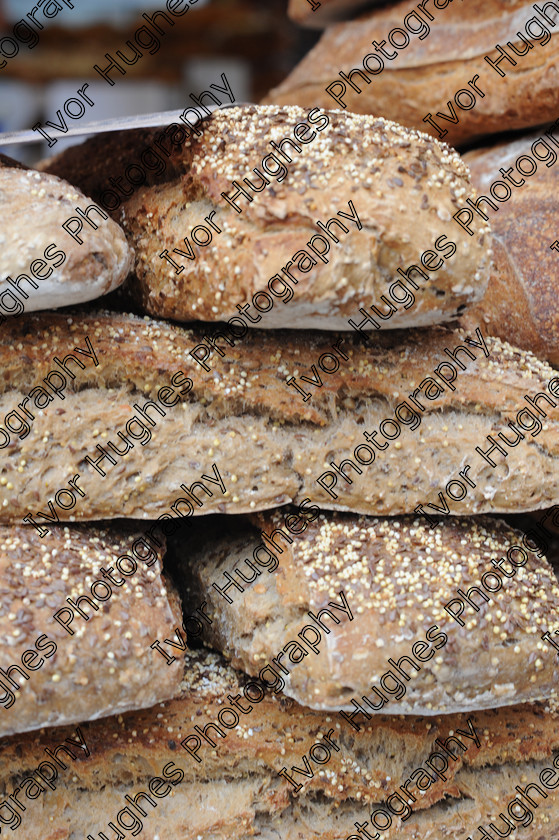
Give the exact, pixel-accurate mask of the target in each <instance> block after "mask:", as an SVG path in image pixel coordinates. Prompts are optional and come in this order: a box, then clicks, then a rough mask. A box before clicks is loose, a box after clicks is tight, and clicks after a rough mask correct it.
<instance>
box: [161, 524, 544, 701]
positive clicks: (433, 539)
mask: <svg viewBox="0 0 559 840" xmlns="http://www.w3.org/2000/svg"><path fill="white" fill-rule="evenodd" d="M254 519H255V525H257V526H258V527H257V529H256V528H251V527H249V526H248V525H245V527H244V528H238V529H237V530H236V531H235V532H234V533H232V532H231V529H230V528H229V526H227V525H226V524H225V523H224V522H218V523H217V524H212V526H211V528H210V530H211V533H212V535H213V537H212V538H208V537H207V536H206V538H205V539H204V540H203V543H202V545H201V547H200V548H196V547H193V546H192V542H191V539H190V537H189V538H188V541H186V542H185V543H184V544H183V545H182V546H178V547H177V549H176V551H177V554H178V558H179V564H178V567H177V568H178V573H177V580H179V581H180V586H181V587H182V588H183V589H184V590H185V592H186V598H187V602H186V612H187V613H192V612H193V611H194V610H195V609H196V607H197V606H198V605H199V604H200V603H201V602H202V601H207V603H208V605H209V606H208V607H207V612H208V615H210V616H211V619H212V622H213V623H212V625H211V627H206V628H205V632H204V633H203V638H204V640H205V641H206V642H207V643H208V644H209V645H211V646H212V647H215V648H217V649H218V650H220V651H222V652H223V653H224V655H225V656H226V657H227V658H228V659H231V662H232V664H233V666H234V667H237V668H242V669H243V670H244V671H246V672H247V673H249V674H252V675H253V676H257V675H258V673H259V671H260V669H261V668H263V667H264V665H265V664H267V663H272V658H273V657H275V656H277V655H278V654H279V653H280V652H281V650H282V648H283V646H284V645H286V644H287V643H288V642H289V641H291V640H295V641H297V642H299V639H298V633H299V631H300V630H301V629H302V628H303V627H304V626H305V625H309V624H310V626H311V627H316V624H315V623H314V622H313V621H312V620H311V619H310V618H309V616H308V614H307V613H308V611H309V610H311V611H312V613H313V614H314V615H315V616H316V615H319V613H320V610H322V609H324V608H328V604H329V601H332V603H334V604H337V605H338V606H340V609H335V608H330V612H331V614H332V615H334V616H335V617H337V618H338V620H339V623H337V624H335V623H334V620H333V619H332V618H326V619H324V622H325V625H326V627H327V629H328V630H329V631H330V632H329V633H328V634H327V633H326V632H322V631H319V633H321V634H322V639H321V640H320V642H319V645H318V646H319V648H320V653H319V654H318V655H315V654H314V653H310V652H309V651H308V650H307V649H306V647H305V646H303V650H304V651H305V652H306V654H307V655H306V656H305V658H304V659H303V660H302V661H301V662H299V663H297V664H290V655H286V654H284V659H283V660H282V662H283V664H284V665H285V667H286V668H287V670H288V671H290V674H289V675H287V674H284V673H283V672H282V679H284V680H285V682H286V687H285V689H284V690H285V693H286V694H288V695H289V696H290V697H293V698H295V699H296V700H297V701H298V702H299V703H302V704H303V705H306V706H310V707H311V708H314V709H323V710H336V709H346V710H347V711H351V710H352V709H353V706H352V704H351V701H352V699H353V698H355V699H356V700H357V701H358V702H359V701H360V698H361V696H363V695H364V696H368V697H370V698H371V701H372V702H374V703H377V704H378V703H379V702H380V703H381V709H382V711H383V712H389V713H395V714H396V713H401V714H424V715H435V714H448V713H452V712H467V711H470V710H472V709H483V708H494V707H495V706H505V705H510V704H514V703H521V702H526V701H533V700H554V701H555V700H556V699H557V690H556V685H557V678H558V677H559V665H558V662H557V656H556V651H555V649H554V648H553V647H552V646H551V645H546V644H545V642H542V641H541V639H540V637H541V635H542V633H544V632H546V631H547V630H548V629H549V630H550V632H552V633H553V630H554V629H555V627H557V628H559V612H558V608H559V586H558V584H557V581H556V579H555V576H554V572H553V569H552V567H551V566H550V564H549V563H548V562H547V560H546V559H545V557H543V558H539V559H538V557H537V556H536V554H535V553H530V554H528V553H526V557H527V563H526V565H525V566H524V567H523V569H522V570H518V571H517V572H516V574H514V567H513V566H512V564H511V563H510V562H508V563H506V564H505V569H506V571H507V572H508V573H509V574H510V573H511V570H512V572H513V575H512V576H511V578H510V579H509V578H507V577H506V576H505V574H504V573H501V575H500V579H501V581H502V591H501V592H500V594H497V593H495V594H491V593H490V592H488V591H487V590H484V591H485V594H486V595H487V596H488V598H489V601H488V602H485V601H483V600H482V596H479V595H478V596H477V597H476V596H475V595H474V596H472V597H473V600H474V601H475V602H476V604H477V605H478V606H480V609H479V612H476V611H475V610H474V609H473V608H472V607H468V605H467V603H466V604H465V608H464V614H463V616H462V620H463V621H464V623H465V626H464V627H462V626H460V624H459V623H458V622H457V621H455V620H454V619H453V618H452V617H451V616H450V615H449V614H448V613H447V612H446V611H445V609H444V607H445V605H446V604H448V603H449V602H450V601H451V600H452V599H453V598H457V599H458V601H460V596H459V595H458V593H457V590H458V589H462V591H463V592H468V590H469V589H470V587H472V586H476V585H477V586H480V579H481V576H482V575H484V573H485V572H491V573H492V572H494V571H495V569H494V567H493V565H492V564H491V560H492V559H493V558H494V559H495V560H498V559H499V558H501V557H506V555H507V551H508V549H509V548H510V547H511V546H513V545H522V536H523V535H522V533H521V532H518V531H514V530H513V529H512V528H510V527H509V526H508V525H507V524H506V523H504V522H503V521H500V520H497V519H491V518H489V517H475V518H468V519H457V518H451V519H450V520H448V521H446V522H444V523H441V524H440V525H439V527H438V528H437V529H436V530H435V531H432V530H431V529H430V527H429V526H428V525H427V524H425V522H422V521H419V519H415V520H414V519H412V518H411V517H405V518H399V519H373V518H370V517H367V518H364V517H356V516H351V515H342V514H328V515H321V516H319V517H318V518H317V519H315V521H314V522H311V523H310V524H308V525H307V527H306V529H305V530H304V532H303V533H302V534H300V535H299V536H293V535H292V536H291V539H292V543H291V544H288V542H287V540H284V539H281V538H279V537H277V538H276V539H275V540H274V545H276V546H279V548H277V549H274V548H272V547H271V546H270V549H271V551H272V552H274V553H275V556H276V557H277V562H278V563H279V567H278V568H277V569H276V570H275V571H274V572H273V573H270V574H269V573H267V571H266V570H265V569H263V568H262V567H260V566H258V564H257V563H255V562H254V561H253V560H252V558H253V556H254V557H257V556H260V555H258V554H257V555H253V549H254V548H256V546H257V545H258V544H259V542H262V543H263V544H264V545H268V543H266V541H265V540H263V539H262V534H263V533H265V534H267V535H269V534H271V533H272V532H275V529H277V528H281V527H282V525H283V524H284V517H283V516H281V515H280V514H279V513H266V514H259V515H258V516H256V517H255V518H254ZM200 527H202V526H201V525H200V526H199V528H200ZM300 527H301V526H299V525H296V526H295V528H296V529H299V530H300ZM220 528H221V529H223V533H222V535H219V537H217V536H216V531H217V532H218V533H219V530H218V529H220ZM283 533H286V534H287V536H288V537H289V532H288V531H287V530H286V528H285V526H284V528H283ZM280 551H281V553H280ZM515 556H518V555H515V554H514V553H513V557H515ZM245 558H251V562H252V568H251V567H250V566H248V565H247V564H246V563H245ZM255 566H256V569H257V570H259V571H260V575H261V576H259V577H258V579H257V582H254V583H250V584H246V585H245V584H243V581H242V580H241V579H240V578H238V576H237V575H236V573H235V572H234V571H233V570H234V569H238V570H239V573H240V574H243V575H244V576H245V578H247V579H248V580H249V581H250V580H251V578H253V577H254V567H255ZM269 571H270V570H269V569H268V572H269ZM224 572H228V573H229V574H230V575H232V577H233V578H234V579H235V580H236V581H237V582H238V583H240V585H241V586H243V587H244V589H245V591H244V592H243V593H241V592H239V591H238V590H236V589H233V588H230V590H229V593H228V597H229V598H230V599H231V600H232V601H233V603H232V604H229V603H228V602H227V600H226V598H225V597H224V596H222V595H220V594H219V592H218V591H217V590H216V589H215V588H214V587H213V586H212V584H213V583H214V582H215V583H217V584H218V585H219V586H226V578H225V577H224ZM495 583H496V579H495V578H494V577H490V578H489V579H488V586H495ZM340 591H343V592H344V597H345V599H346V600H347V602H348V604H349V608H350V610H351V612H352V614H353V618H352V619H351V620H350V619H349V617H348V615H347V614H346V612H344V611H343V610H342V609H341V607H342V606H343V601H342V598H341V596H340ZM454 609H455V611H456V607H455V608H454ZM433 627H434V628H435V630H433V629H432V628H433ZM430 628H431V629H430ZM441 634H442V635H441ZM445 637H446V642H445ZM310 638H311V641H312V639H313V634H312V633H311V635H310ZM426 639H427V641H425V640H426ZM415 642H422V643H423V644H422V647H423V650H421V649H419V657H420V658H418V657H417V656H415V655H414V654H413V653H412V646H413V645H414V644H415ZM293 656H294V657H295V658H297V657H296V656H295V653H294V654H293ZM402 656H404V657H406V656H407V657H412V663H413V661H414V660H415V661H416V662H417V663H418V665H419V669H418V670H417V672H416V673H415V674H414V673H413V670H412V663H410V662H409V661H406V660H404V664H403V666H402V667H403V670H404V673H406V674H407V676H408V677H410V680H409V681H405V680H404V678H403V677H401V678H400V685H399V686H398V685H394V682H395V681H394V680H392V681H390V680H389V681H387V682H388V686H387V688H386V690H385V689H384V688H383V686H384V685H385V682H382V683H381V682H379V681H380V679H381V676H382V675H383V674H385V673H386V672H388V671H392V673H395V674H396V676H397V677H398V670H397V669H395V668H394V667H392V668H391V666H390V662H389V661H388V660H389V658H390V657H391V658H392V661H398V660H399V659H400V657H402ZM422 656H424V657H425V659H422V658H421V657H422ZM426 657H429V658H428V659H427V658H426ZM279 667H281V666H277V665H272V668H273V669H274V670H275V671H276V672H277V673H279V671H278V668H279ZM267 678H269V679H272V677H271V676H270V674H269V673H268V677H267ZM373 686H374V687H376V688H377V689H378V690H379V691H380V693H381V696H380V700H379V697H378V696H375V695H374V694H373V693H372V692H371V690H370V687H373ZM403 686H404V687H405V689H406V690H405V693H404V694H403V695H402V697H401V699H397V698H396V697H395V696H394V695H398V694H401V693H402V687H403ZM383 697H384V698H385V699H386V701H388V702H386V703H385V705H384V706H382V698H383Z"/></svg>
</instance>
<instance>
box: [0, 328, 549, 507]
mask: <svg viewBox="0 0 559 840" xmlns="http://www.w3.org/2000/svg"><path fill="white" fill-rule="evenodd" d="M86 335H89V337H90V340H91V342H92V344H93V347H94V348H95V350H96V352H97V355H98V358H99V366H98V367H94V365H92V364H86V367H85V369H84V370H80V371H78V375H77V377H76V379H75V381H73V382H72V383H70V384H69V385H68V388H67V390H66V396H65V400H64V401H63V402H60V401H59V400H58V399H57V398H55V402H54V403H53V404H51V405H49V406H48V407H47V408H46V409H45V411H43V412H39V413H38V416H37V417H36V419H35V421H34V423H33V425H32V428H31V432H30V433H29V434H28V435H27V437H25V438H24V439H23V440H20V439H19V438H17V437H15V435H13V438H14V439H13V440H12V442H10V443H9V445H8V446H7V447H6V448H5V449H4V457H3V462H2V478H1V479H0V505H1V507H0V521H4V522H13V521H18V520H19V519H20V518H21V517H22V516H25V515H26V514H27V513H28V512H29V511H31V512H34V511H37V510H44V509H46V507H45V506H46V504H47V500H48V498H52V495H53V493H55V492H56V491H57V490H58V489H59V488H61V487H64V486H65V485H66V483H67V481H68V477H69V476H72V475H74V474H75V473H80V474H81V475H82V476H83V483H84V487H85V489H86V492H87V497H86V498H82V499H80V501H79V508H78V507H76V509H75V512H73V513H75V515H76V516H79V518H80V519H99V518H114V517H120V516H125V517H131V518H155V517H156V516H157V515H158V514H160V513H166V512H168V508H169V505H171V504H172V503H173V502H174V501H175V500H176V498H177V497H178V496H179V495H180V485H181V483H183V482H184V483H185V484H187V485H190V484H192V482H194V481H198V480H199V479H200V475H201V474H202V473H204V472H205V473H206V474H208V473H209V474H210V475H211V474H212V463H214V462H215V463H216V464H217V466H218V468H219V470H220V472H221V475H222V476H223V480H224V482H225V485H226V493H225V495H222V493H221V492H220V491H219V490H218V491H217V492H214V495H213V496H212V497H206V496H204V506H203V508H202V509H201V511H200V509H199V508H196V511H197V512H201V513H204V514H205V513H211V512H212V511H213V512H221V513H241V512H252V511H255V510H262V509H266V508H274V507H277V506H278V505H282V504H287V503H289V502H291V501H294V502H296V503H298V502H300V501H302V500H303V499H304V498H306V497H310V498H312V500H313V502H316V503H318V504H319V505H320V506H321V507H324V508H325V509H338V510H352V511H355V512H357V513H365V514H378V515H393V514H399V513H410V512H411V511H413V510H414V508H415V506H416V505H417V504H418V503H424V502H426V501H437V495H438V492H439V490H443V489H444V484H445V483H446V481H448V480H449V479H450V478H455V477H457V473H458V470H460V469H461V468H462V467H463V466H464V463H465V462H468V463H469V464H470V465H471V467H472V469H471V472H470V476H473V480H474V482H475V483H476V487H475V488H471V489H469V491H468V494H467V495H466V497H465V498H464V499H463V500H462V501H455V502H453V503H452V509H451V512H452V514H463V513H483V512H486V511H501V512H514V511H516V512H519V511H523V510H535V509H538V508H541V507H548V506H551V505H553V504H557V503H559V477H558V472H557V457H558V455H559V435H558V433H557V432H558V428H559V427H558V423H559V407H556V408H553V409H551V408H549V409H546V410H547V412H548V416H547V418H546V420H545V424H544V428H543V429H542V431H541V432H540V433H539V434H538V436H537V437H532V436H531V435H530V434H529V433H527V434H526V437H525V440H523V441H521V442H520V443H519V444H518V446H516V447H514V448H510V449H509V451H508V455H507V457H506V458H505V457H504V456H499V458H500V461H498V462H496V463H497V466H496V467H495V468H493V467H491V466H490V465H489V464H487V463H486V462H485V461H484V460H483V459H482V457H481V455H479V454H478V453H476V451H475V447H477V446H480V447H482V446H485V447H488V446H489V444H488V442H487V441H486V436H487V435H488V434H491V435H493V436H495V435H496V434H498V432H499V431H501V430H502V431H503V433H505V432H506V433H507V434H508V435H509V439H511V437H512V436H511V430H510V428H509V426H508V422H509V420H514V418H515V416H516V413H517V412H518V410H519V409H520V408H521V407H523V406H526V402H525V399H524V396H525V394H528V395H535V394H536V393H537V392H539V391H545V389H546V385H547V383H548V382H549V381H551V380H552V379H556V377H557V373H556V372H555V371H554V370H553V369H552V368H551V367H549V366H548V365H546V364H545V363H544V362H541V361H539V360H538V359H536V358H535V356H532V355H531V354H530V353H526V352H524V351H521V350H516V349H515V348H512V347H510V346H509V345H507V344H506V343H504V342H502V341H500V340H499V339H486V342H487V346H488V352H490V357H489V358H485V356H484V355H483V352H482V350H481V349H479V350H476V351H475V352H476V354H477V358H476V359H475V360H470V359H469V358H467V357H466V362H468V364H469V367H468V368H467V370H465V371H462V372H461V373H460V374H459V376H458V378H457V382H456V386H455V387H456V390H455V391H450V390H446V391H445V392H444V394H442V395H441V396H440V397H439V398H437V399H436V400H435V401H434V402H428V401H427V400H425V401H424V405H425V411H424V412H423V414H422V415H421V425H420V426H419V428H417V429H416V430H415V431H412V430H411V429H410V427H409V426H406V427H405V429H404V428H403V429H402V432H401V435H400V437H399V438H398V440H397V441H395V442H394V443H392V444H391V445H390V447H389V448H388V449H387V451H386V452H382V453H379V457H378V458H377V459H376V460H375V461H374V462H373V463H371V464H370V465H369V466H364V467H363V468H362V474H361V475H358V474H357V473H355V475H353V474H352V478H353V483H352V484H347V483H346V482H345V481H344V480H343V479H341V478H340V481H339V482H338V485H337V487H336V492H337V493H338V498H337V499H336V500H334V499H332V498H331V497H330V496H329V495H328V494H327V493H326V491H325V490H323V489H322V487H320V486H319V485H318V484H317V483H316V478H318V477H319V476H320V475H321V473H322V472H324V471H325V470H330V469H331V467H330V466H329V464H330V462H331V461H335V463H337V464H339V463H340V460H342V459H345V458H353V457H354V455H353V452H354V449H355V447H356V446H358V445H360V444H363V443H364V440H365V439H364V437H363V433H364V432H365V431H367V430H369V431H373V430H377V429H378V428H379V423H380V422H381V421H382V420H383V419H385V418H389V417H393V416H394V410H395V407H396V406H397V405H398V404H399V403H400V402H402V401H405V400H407V398H408V396H409V394H410V393H411V392H412V391H413V390H414V389H415V388H417V386H418V384H419V383H420V382H421V381H422V380H423V379H424V378H425V377H427V376H429V375H430V374H432V373H433V371H434V368H435V367H436V366H437V365H438V364H440V363H441V362H443V361H445V362H446V361H448V356H447V355H445V353H444V350H445V348H451V349H453V348H455V347H456V346H457V345H458V344H463V341H464V338H465V334H464V333H460V332H458V331H450V330H446V329H443V328H431V329H429V330H421V331H419V330H418V331H412V330H410V331H407V332H406V333H405V334H402V333H400V332H399V331H397V330H394V331H392V332H390V333H388V332H387V333H381V334H380V335H379V336H378V337H377V340H376V342H375V344H374V346H373V345H372V346H371V347H368V346H365V347H363V346H360V345H359V343H358V341H357V340H356V339H355V338H353V336H348V334H347V333H346V334H345V335H344V336H343V338H344V341H345V343H344V344H342V345H341V347H342V349H344V352H345V353H346V355H347V356H348V361H347V362H344V363H343V364H341V365H340V369H339V370H338V372H337V373H335V374H332V375H331V376H329V377H327V376H326V375H325V374H324V375H323V376H324V380H323V386H322V388H320V389H313V391H314V394H313V398H312V400H310V401H308V402H306V403H305V402H303V400H302V398H299V396H298V395H297V394H296V393H295V392H293V389H291V388H288V387H287V386H286V384H285V380H286V379H287V377H288V376H289V375H290V374H292V373H294V372H295V371H299V374H300V373H302V372H306V373H307V374H309V373H310V372H311V371H310V368H311V365H313V364H316V363H317V360H318V358H319V356H320V355H321V354H322V353H324V352H327V351H329V350H331V346H332V340H333V339H332V337H327V336H325V335H324V334H312V335H311V336H309V337H304V336H303V335H302V334H301V333H298V332H291V333H288V332H268V333H266V332H256V331H251V332H250V333H249V334H248V336H247V337H246V338H245V339H243V340H242V341H239V342H238V343H237V344H236V345H235V347H229V345H225V348H226V349H225V350H224V354H225V355H224V357H223V358H222V357H221V356H218V355H217V354H214V355H213V356H212V357H211V359H210V363H211V365H212V368H211V370H210V371H209V372H206V371H204V370H202V368H201V367H200V366H199V365H197V364H195V362H194V361H193V360H192V358H191V357H190V355H189V353H190V351H191V350H192V348H193V347H195V346H196V345H197V343H198V342H199V341H200V340H201V338H202V335H203V333H202V332H201V331H200V330H186V329H183V328H181V327H177V326H173V325H170V324H167V323H164V322H158V321H154V320H151V319H148V318H146V319H142V318H137V317H134V316H126V315H117V314H115V313H99V314H98V315H91V314H85V315H84V314H80V313H74V314H73V315H64V316H63V315H57V314H54V313H45V314H41V315H37V316H33V315H31V316H27V317H23V318H21V319H18V320H17V321H14V322H13V324H12V323H10V324H6V325H5V327H4V329H3V330H2V331H1V333H0V366H1V368H2V370H3V371H4V377H3V381H2V383H1V386H0V387H1V389H3V393H1V397H0V419H3V418H4V416H5V414H6V412H8V411H10V410H11V409H17V406H18V404H19V402H21V400H22V398H23V396H24V395H25V394H26V393H28V392H29V390H30V389H31V388H32V387H33V386H34V385H37V384H40V383H41V380H42V378H43V377H44V376H45V375H46V374H47V372H48V370H49V369H50V368H51V367H52V361H51V360H52V358H53V356H54V355H57V356H58V357H59V358H60V357H61V356H62V354H64V355H65V354H66V353H69V352H71V351H72V348H73V347H74V346H75V345H77V346H81V347H83V346H84V344H83V341H84V337H85V336H86ZM80 342H81V343H80ZM14 348H15V352H14ZM461 355H462V356H463V355H464V354H463V353H462V354H461ZM176 371H183V372H184V373H185V374H186V376H190V377H191V379H192V382H193V388H192V390H191V391H190V393H189V394H188V395H186V396H185V397H184V398H183V401H182V402H179V403H178V404H177V405H175V406H174V407H172V408H168V409H165V411H166V416H165V417H161V416H160V415H156V425H155V426H154V427H151V431H152V435H153V437H152V440H151V441H150V442H149V443H148V444H147V445H146V446H145V447H141V446H140V445H139V444H138V443H136V445H135V447H134V449H133V450H132V451H131V452H130V453H129V454H128V456H127V457H126V458H119V457H118V456H117V457H116V460H117V465H116V466H112V465H110V464H109V465H108V466H109V467H110V469H109V470H108V471H107V475H106V477H105V478H102V477H101V476H99V475H98V474H97V473H96V472H95V471H94V470H93V468H92V467H90V466H89V465H88V464H87V463H85V460H84V459H85V456H86V455H89V456H92V457H96V456H97V455H98V452H97V450H96V448H95V447H96V445H97V444H100V443H101V444H102V443H104V442H106V441H111V440H112V441H114V442H116V443H118V438H117V431H121V430H123V429H124V428H125V424H126V422H127V421H128V420H130V419H131V418H132V417H133V416H135V415H136V412H135V409H134V403H137V404H139V405H140V407H141V406H142V405H144V404H145V402H146V400H147V399H148V397H150V398H152V399H157V393H158V389H159V388H161V387H163V386H166V385H169V383H170V381H171V378H172V376H173V375H174V374H175V372H176ZM151 414H155V412H154V410H153V409H152V410H151ZM405 416H407V414H405ZM103 434H104V435H105V436H104V437H102V435H103ZM121 447H122V444H121ZM20 467H21V469H20ZM139 477H141V478H139ZM4 479H5V481H6V483H3V481H4ZM443 482H444V483H443ZM214 489H215V488H214ZM60 515H64V514H63V513H62V512H60Z"/></svg>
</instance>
